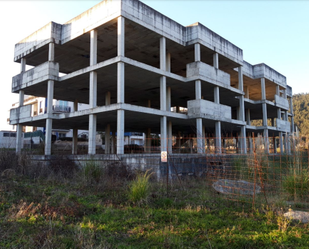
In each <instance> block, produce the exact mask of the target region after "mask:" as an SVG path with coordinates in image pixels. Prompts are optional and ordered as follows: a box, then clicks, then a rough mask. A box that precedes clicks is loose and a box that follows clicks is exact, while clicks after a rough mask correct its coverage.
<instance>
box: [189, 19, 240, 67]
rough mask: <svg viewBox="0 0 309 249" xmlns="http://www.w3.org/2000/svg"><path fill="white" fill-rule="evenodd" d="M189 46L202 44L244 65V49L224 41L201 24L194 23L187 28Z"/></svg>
mask: <svg viewBox="0 0 309 249" xmlns="http://www.w3.org/2000/svg"><path fill="white" fill-rule="evenodd" d="M186 42H187V45H190V44H194V43H200V44H202V45H203V46H205V47H207V48H209V49H211V50H214V51H216V52H217V53H219V54H221V55H223V56H225V57H227V58H229V59H230V60H232V61H234V62H236V63H238V64H239V65H242V64H243V52H242V49H240V48H239V47H237V46H235V45H234V44H233V43H231V42H229V41H228V40H226V39H224V38H223V37H222V36H220V35H218V34H217V33H215V32H213V31H212V30H210V29H209V28H207V27H205V26H204V25H202V24H201V23H194V24H192V25H190V26H188V27H187V37H186Z"/></svg>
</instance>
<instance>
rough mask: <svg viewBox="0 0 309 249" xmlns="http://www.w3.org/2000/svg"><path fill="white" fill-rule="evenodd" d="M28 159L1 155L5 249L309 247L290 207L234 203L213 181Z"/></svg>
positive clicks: (0, 228) (0, 217) (307, 233)
mask: <svg viewBox="0 0 309 249" xmlns="http://www.w3.org/2000/svg"><path fill="white" fill-rule="evenodd" d="M5 160H7V161H5ZM4 162H6V164H4ZM26 162H27V159H26V158H23V160H21V159H20V158H19V159H18V158H16V157H15V156H13V155H11V157H10V158H9V159H8V158H6V157H4V156H1V154H0V166H1V167H0V171H1V174H2V175H1V182H0V248H309V229H308V228H309V225H308V224H299V223H297V222H291V221H289V220H287V219H285V218H284V217H283V216H282V214H283V212H285V211H286V210H287V209H288V208H289V207H288V206H285V205H284V204H283V203H282V202H278V203H277V204H276V205H272V206H266V205H259V206H257V208H252V203H251V202H250V201H247V200H242V199H241V198H239V199H238V200H237V201H235V198H234V201H230V200H227V199H226V197H225V196H223V195H221V194H218V193H216V192H215V191H213V190H212V188H211V187H209V183H208V181H207V179H198V178H190V179H184V180H183V181H182V182H181V184H179V182H177V181H174V182H173V183H170V185H169V188H168V189H167V186H166V183H165V182H158V181H157V180H155V179H153V176H152V175H151V172H136V171H133V170H131V169H129V168H128V167H127V166H124V165H120V164H115V165H111V166H110V167H107V168H105V169H102V168H101V167H99V166H97V165H96V164H95V163H94V162H89V163H88V164H86V165H85V167H84V168H83V169H79V168H78V167H76V166H74V165H73V164H72V162H70V161H69V160H66V159H64V158H62V159H61V160H59V161H58V162H54V163H52V164H51V165H50V166H48V167H43V166H38V167H36V168H31V167H30V166H27V163H26ZM7 169H13V170H12V171H10V170H7ZM5 170H6V171H5ZM4 171H5V172H6V173H4V174H3V172H4ZM257 201H258V198H257Z"/></svg>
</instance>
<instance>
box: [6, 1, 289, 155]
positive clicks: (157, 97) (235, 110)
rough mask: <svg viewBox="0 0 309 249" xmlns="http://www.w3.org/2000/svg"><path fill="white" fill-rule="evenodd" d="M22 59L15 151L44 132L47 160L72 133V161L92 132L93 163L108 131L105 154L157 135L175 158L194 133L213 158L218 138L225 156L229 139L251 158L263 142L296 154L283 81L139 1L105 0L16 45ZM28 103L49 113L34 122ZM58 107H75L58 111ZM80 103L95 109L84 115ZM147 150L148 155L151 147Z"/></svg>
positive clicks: (195, 27)
mask: <svg viewBox="0 0 309 249" xmlns="http://www.w3.org/2000/svg"><path fill="white" fill-rule="evenodd" d="M239 32H241V31H239ZM14 61H15V62H19V63H20V64H21V72H20V74H18V75H16V76H15V77H13V82H12V92H14V93H18V94H19V103H20V106H19V107H18V108H15V109H12V110H11V113H10V123H11V124H13V125H17V133H18V136H17V143H16V151H17V152H19V151H20V150H21V133H22V127H23V126H36V127H45V130H46V134H45V155H50V154H51V131H52V129H73V131H74V132H73V134H74V135H73V141H72V148H73V149H72V153H73V154H74V153H76V145H77V131H78V130H79V129H80V130H89V142H88V154H90V155H93V154H95V153H96V146H95V145H96V143H95V141H96V133H97V132H98V131H101V132H105V153H116V154H124V132H144V133H145V134H146V136H147V138H150V137H151V134H158V137H160V141H161V143H160V150H161V152H166V151H167V152H168V153H172V152H173V146H176V145H179V146H181V141H184V140H182V139H181V138H184V137H186V136H189V135H190V136H191V138H192V137H194V139H195V143H196V153H209V152H210V151H209V150H208V148H209V144H208V143H209V140H210V139H213V142H214V144H215V152H216V153H224V151H223V150H222V148H224V146H225V140H226V139H227V138H234V139H237V143H238V144H239V152H241V153H248V152H250V150H252V136H258V134H261V135H262V137H263V141H264V142H263V143H264V146H265V150H266V151H267V152H269V148H270V146H269V144H270V143H272V144H273V147H274V150H273V151H274V152H276V150H275V147H277V146H278V147H279V146H280V149H281V150H280V151H281V152H282V151H284V150H285V151H288V148H289V144H288V143H289V139H288V137H289V136H290V134H291V133H292V132H293V130H294V124H293V107H292V89H291V87H290V86H288V85H287V83H286V78H285V76H283V75H282V74H280V73H278V72H277V71H275V70H274V69H272V68H271V67H269V66H267V65H265V64H258V65H251V64H249V63H248V62H246V61H244V59H243V51H242V49H241V48H239V47H237V46H235V45H234V44H232V43H231V42H229V41H228V40H226V39H224V38H223V37H221V36H220V35H218V34H216V33H215V32H213V31H211V30H210V29H208V28H207V27H205V26H203V25H202V24H200V23H195V24H192V25H190V26H187V27H184V26H182V25H180V24H178V23H177V22H175V21H173V20H171V19H170V18H168V17H166V16H164V15H162V14H161V13H159V12H157V11H155V10H154V9H152V8H150V7H149V6H147V5H145V4H144V3H142V2H140V1H138V0H108V1H107V0H105V1H103V2H101V3H99V4H97V5H96V6H94V7H93V8H91V9H89V10H88V11H86V12H84V13H82V14H81V15H79V16H77V17H76V18H74V19H72V20H70V21H68V22H67V23H65V24H58V23H54V22H51V23H49V24H47V25H46V26H44V27H43V28H41V29H40V30H38V31H36V32H35V33H33V34H31V35H30V36H28V37H27V38H25V39H24V40H22V41H21V42H19V43H18V44H16V45H15V55H14ZM26 65H30V66H33V68H31V69H30V70H27V71H26ZM24 95H34V96H40V97H46V98H47V100H48V101H47V106H46V108H47V112H46V113H44V114H42V115H37V116H32V115H31V113H32V111H31V108H32V107H31V105H25V106H23V103H24V100H23V98H24ZM53 99H58V100H63V101H71V102H74V108H73V110H71V112H70V113H54V112H53V111H52V100H53ZM78 103H85V104H89V109H86V110H80V111H79V110H78ZM256 120H258V121H259V122H256ZM252 121H255V123H252ZM111 134H112V135H111ZM261 135H260V136H261ZM110 136H113V137H114V138H115V139H116V141H117V142H116V143H115V145H116V146H115V149H114V150H113V149H112V148H111V147H113V146H112V145H111V142H110V141H113V140H111V139H110ZM172 137H173V138H174V139H172ZM276 139H277V141H279V143H278V142H275V141H276ZM145 148H146V152H147V151H148V152H150V150H151V144H150V140H147V142H146V144H145Z"/></svg>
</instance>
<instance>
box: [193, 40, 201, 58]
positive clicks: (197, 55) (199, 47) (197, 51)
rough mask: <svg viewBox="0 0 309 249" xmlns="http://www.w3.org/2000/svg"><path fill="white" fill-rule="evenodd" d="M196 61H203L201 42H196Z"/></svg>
mask: <svg viewBox="0 0 309 249" xmlns="http://www.w3.org/2000/svg"><path fill="white" fill-rule="evenodd" d="M194 61H201V45H200V44H199V43H195V44H194Z"/></svg>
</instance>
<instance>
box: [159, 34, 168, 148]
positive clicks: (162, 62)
mask: <svg viewBox="0 0 309 249" xmlns="http://www.w3.org/2000/svg"><path fill="white" fill-rule="evenodd" d="M160 69H161V70H166V40H165V37H161V38H160ZM160 110H161V111H166V77H165V76H162V77H161V78H160ZM166 120H167V119H166V116H163V117H161V120H160V130H161V151H167V141H166V140H167V121H166Z"/></svg>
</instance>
